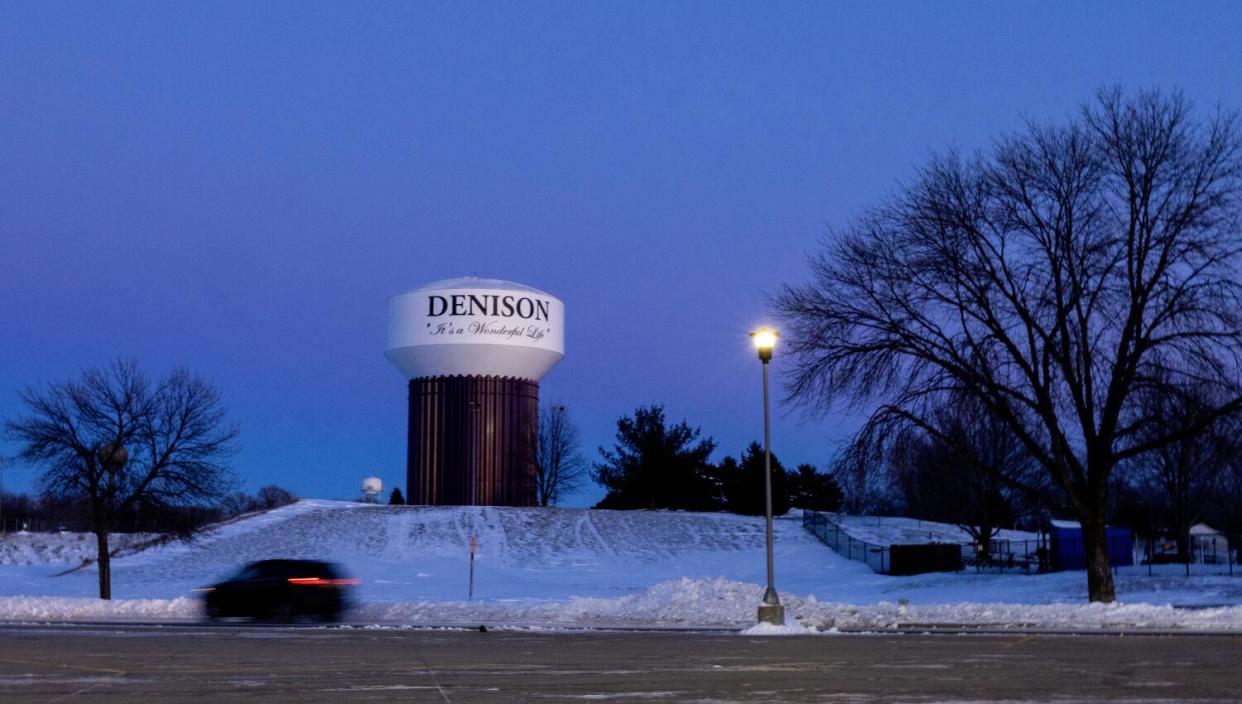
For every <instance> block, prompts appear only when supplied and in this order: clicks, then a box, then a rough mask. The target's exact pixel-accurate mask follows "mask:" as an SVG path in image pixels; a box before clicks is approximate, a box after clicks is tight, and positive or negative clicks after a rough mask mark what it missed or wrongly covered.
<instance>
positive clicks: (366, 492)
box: [362, 477, 384, 500]
mask: <svg viewBox="0 0 1242 704" xmlns="http://www.w3.org/2000/svg"><path fill="white" fill-rule="evenodd" d="M383 492H384V481H383V480H382V479H380V478H379V477H367V478H366V479H363V480H362V495H363V496H364V497H366V498H367V499H370V500H374V499H376V498H377V497H378V496H379V495H380V494H382V493H383Z"/></svg>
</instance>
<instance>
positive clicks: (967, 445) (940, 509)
mask: <svg viewBox="0 0 1242 704" xmlns="http://www.w3.org/2000/svg"><path fill="white" fill-rule="evenodd" d="M894 420H895V423H894V424H893V425H894V426H895V427H893V428H892V429H891V431H890V432H886V433H882V434H880V435H882V438H881V440H880V442H882V443H884V445H885V446H886V447H887V448H888V454H889V457H890V460H889V461H890V463H891V464H892V465H893V467H892V470H891V473H892V474H893V475H894V481H893V484H894V485H895V486H896V487H898V488H899V490H900V491H901V493H902V495H903V496H902V498H903V503H904V504H905V509H906V512H907V514H908V515H911V516H914V517H917V518H923V519H926V520H932V521H942V522H946V523H953V524H956V525H957V526H959V527H960V528H962V529H963V530H965V531H966V532H967V533H968V534H969V535H970V536H971V538H972V539H973V540H974V542H975V544H976V545H977V546H978V549H979V553H978V557H979V559H981V560H984V561H986V560H988V559H990V557H991V542H992V540H993V539H994V538H995V537H996V535H997V534H998V533H999V531H1000V530H1001V529H1002V528H1013V527H1014V526H1015V524H1016V522H1017V520H1018V519H1019V518H1021V517H1023V516H1026V515H1029V514H1031V513H1032V512H1034V511H1036V510H1038V508H1040V507H1042V506H1043V505H1044V504H1045V503H1046V493H1045V491H1046V489H1047V487H1046V486H1044V485H1045V484H1046V482H1041V478H1042V476H1043V475H1042V473H1041V470H1039V468H1038V467H1036V466H1035V463H1034V462H1033V461H1031V457H1030V455H1029V453H1027V451H1026V448H1024V447H1023V446H1022V443H1021V442H1019V440H1018V438H1017V437H1015V436H1014V434H1013V433H1012V432H1011V431H1010V429H1009V427H1008V426H1007V425H1005V424H1004V423H1002V422H999V421H998V420H997V419H996V418H994V417H992V416H991V415H990V414H988V413H987V411H986V409H984V408H981V407H980V406H979V405H978V404H977V403H976V402H974V401H973V400H972V399H968V398H959V399H953V400H952V401H951V402H950V403H949V404H948V405H946V406H944V407H942V408H940V409H939V410H938V411H937V412H935V413H934V414H932V417H931V418H930V419H929V420H930V421H931V423H930V427H931V430H928V429H926V428H924V427H919V426H915V425H912V424H909V423H904V422H902V419H901V418H896V419H894Z"/></svg>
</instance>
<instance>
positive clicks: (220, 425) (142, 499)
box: [5, 361, 237, 599]
mask: <svg viewBox="0 0 1242 704" xmlns="http://www.w3.org/2000/svg"><path fill="white" fill-rule="evenodd" d="M21 400H22V401H23V403H24V404H25V405H26V408H27V412H28V413H27V415H26V416H24V417H21V418H17V419H13V420H8V421H6V422H5V428H6V430H7V432H8V434H9V436H10V437H12V438H13V439H15V440H17V441H18V442H20V443H22V449H21V453H20V454H19V457H20V458H21V459H23V460H25V461H27V462H30V463H32V464H35V465H39V466H42V467H43V468H44V471H43V476H42V481H43V493H44V494H45V495H47V496H49V497H56V498H62V499H81V500H84V501H85V502H86V504H87V506H88V507H89V510H90V519H91V526H92V530H93V532H94V533H95V537H96V543H97V548H98V566H99V598H101V599H110V598H112V580H111V570H110V567H111V562H110V556H109V552H108V536H109V534H110V533H111V532H113V531H114V530H115V528H116V525H117V520H118V518H119V517H120V516H122V515H123V514H124V513H125V512H127V511H129V510H130V509H132V508H133V507H135V506H142V508H143V510H144V511H146V512H148V513H150V512H158V511H160V510H164V509H169V510H171V509H175V508H176V507H182V506H188V505H193V504H197V503H205V502H210V501H215V500H218V499H219V498H220V497H222V496H223V495H224V493H225V492H226V491H227V490H228V489H229V488H230V483H229V477H228V475H227V473H226V469H225V467H224V466H223V465H222V464H221V462H222V461H223V459H224V458H226V457H227V456H229V455H230V454H232V453H233V452H234V449H235V447H234V441H235V439H236V436H237V430H236V428H235V427H233V426H230V425H227V424H226V423H225V419H224V416H225V412H224V407H223V404H222V402H221V399H220V394H219V392H218V391H217V390H216V388H215V387H214V386H212V385H211V384H210V383H209V382H207V381H206V380H204V379H203V378H202V377H199V376H197V375H195V374H192V373H191V372H188V371H185V370H182V369H178V370H175V371H173V372H172V373H170V374H169V375H168V376H167V377H164V378H163V379H161V380H159V381H158V382H157V383H154V384H152V383H151V382H150V381H149V380H148V379H147V378H146V376H145V375H144V374H143V373H142V371H141V369H139V367H138V365H137V363H135V362H128V361H117V362H114V363H112V364H111V365H110V366H108V367H105V368H102V369H88V370H86V371H85V372H83V373H82V376H81V378H79V379H76V380H71V381H65V382H60V383H53V384H50V385H48V386H47V387H45V388H34V387H32V388H29V389H26V390H24V391H23V392H22V393H21Z"/></svg>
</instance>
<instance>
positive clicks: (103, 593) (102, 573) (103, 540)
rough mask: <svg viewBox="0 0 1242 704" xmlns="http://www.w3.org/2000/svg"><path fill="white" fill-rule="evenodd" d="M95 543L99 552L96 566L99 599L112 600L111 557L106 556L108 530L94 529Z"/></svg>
mask: <svg viewBox="0 0 1242 704" xmlns="http://www.w3.org/2000/svg"><path fill="white" fill-rule="evenodd" d="M95 542H96V545H97V547H98V550H99V556H98V558H97V559H96V565H98V567H99V598H100V599H111V598H112V557H111V555H109V554H108V529H107V528H103V527H102V526H96V527H95Z"/></svg>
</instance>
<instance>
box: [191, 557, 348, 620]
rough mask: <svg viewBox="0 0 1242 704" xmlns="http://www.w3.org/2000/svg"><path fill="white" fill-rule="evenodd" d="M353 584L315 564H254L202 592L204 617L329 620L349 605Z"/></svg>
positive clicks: (331, 568) (331, 566) (335, 567)
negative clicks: (204, 609)
mask: <svg viewBox="0 0 1242 704" xmlns="http://www.w3.org/2000/svg"><path fill="white" fill-rule="evenodd" d="M357 583H358V580H356V579H352V578H350V577H346V576H345V574H344V573H343V572H342V571H341V568H340V566H338V565H335V564H333V563H331V562H322V561H319V560H260V561H259V562H252V563H250V564H248V565H246V566H245V567H243V568H242V569H241V571H240V572H238V573H237V574H235V575H233V576H232V577H229V578H228V579H226V580H225V581H223V582H220V583H219V584H216V585H213V586H210V587H207V588H205V589H202V590H200V591H202V592H205V594H204V602H205V603H204V605H205V607H206V611H207V618H211V619H217V618H226V617H230V616H244V617H249V618H253V619H259V620H265V621H292V620H294V619H296V618H300V617H310V618H316V619H319V620H322V621H335V620H337V619H339V618H340V616H341V614H342V613H344V612H345V609H347V608H348V607H349V603H350V599H351V596H352V594H351V592H352V589H353V586H354V585H355V584H357Z"/></svg>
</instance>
